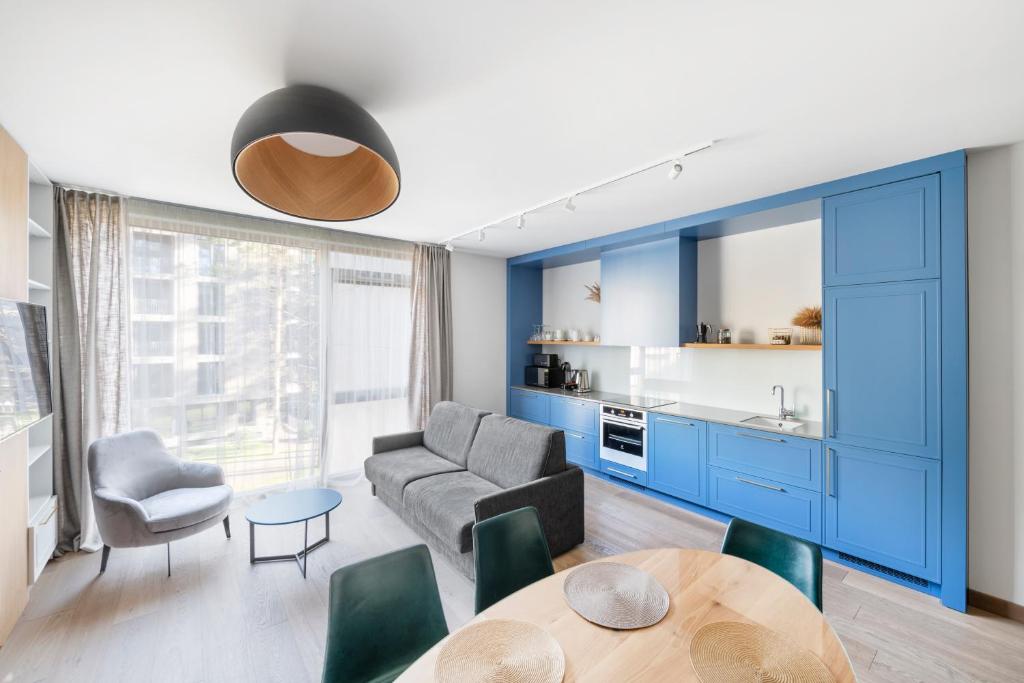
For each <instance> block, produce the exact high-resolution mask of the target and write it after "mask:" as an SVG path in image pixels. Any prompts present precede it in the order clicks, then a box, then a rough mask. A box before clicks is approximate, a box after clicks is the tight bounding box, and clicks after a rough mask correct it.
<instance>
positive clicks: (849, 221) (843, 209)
mask: <svg viewBox="0 0 1024 683" xmlns="http://www.w3.org/2000/svg"><path fill="white" fill-rule="evenodd" d="M939 210H940V204H939V174H937V173H935V174H932V175H926V176H922V177H919V178H911V179H909V180H903V181H900V182H896V183H888V184H886V185H879V186H877V187H870V188H867V189H864V190H857V191H856V192H848V193H845V194H840V195H834V196H831V197H825V199H824V200H823V203H822V221H823V225H822V230H823V252H822V255H823V260H824V280H825V286H826V287H831V286H835V285H853V284H865V283H876V282H896V281H901V280H922V279H927V278H937V277H939Z"/></svg>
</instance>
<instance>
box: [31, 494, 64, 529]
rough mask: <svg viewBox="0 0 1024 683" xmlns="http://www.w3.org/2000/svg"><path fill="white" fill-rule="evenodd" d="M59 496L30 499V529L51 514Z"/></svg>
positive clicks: (33, 497)
mask: <svg viewBox="0 0 1024 683" xmlns="http://www.w3.org/2000/svg"><path fill="white" fill-rule="evenodd" d="M56 502H57V496H55V495H52V494H50V495H43V496H32V497H31V498H29V499H28V525H29V526H30V527H33V526H36V525H38V524H39V523H40V522H42V521H43V520H44V519H46V515H47V514H49V511H50V509H51V508H52V505H53V504H56Z"/></svg>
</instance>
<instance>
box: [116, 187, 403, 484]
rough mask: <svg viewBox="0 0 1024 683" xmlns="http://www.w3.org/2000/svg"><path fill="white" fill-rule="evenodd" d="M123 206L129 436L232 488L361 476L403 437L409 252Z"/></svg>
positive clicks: (393, 245) (177, 210)
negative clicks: (148, 437) (391, 437)
mask: <svg viewBox="0 0 1024 683" xmlns="http://www.w3.org/2000/svg"><path fill="white" fill-rule="evenodd" d="M135 209H136V210H134V211H133V210H130V211H129V225H130V226H131V231H130V239H131V244H130V249H129V253H130V254H131V261H130V268H129V269H130V273H129V274H130V277H131V280H132V282H131V287H130V288H129V292H130V297H131V301H130V315H131V321H130V322H131V365H132V413H131V419H132V425H133V427H135V428H150V429H154V430H156V431H157V432H158V433H160V434H161V435H162V436H163V438H164V440H165V442H166V443H167V446H168V448H169V449H171V450H172V451H173V452H175V453H177V454H178V455H180V456H181V457H183V458H186V459H191V460H201V461H207V462H213V463H217V464H219V465H221V466H222V467H224V470H225V474H226V476H227V478H228V481H229V483H230V484H231V485H232V486H234V487H235V488H236V489H237V490H240V491H243V490H252V489H257V488H264V487H267V486H275V485H279V484H283V483H286V482H289V481H292V480H298V479H305V478H308V477H312V476H316V475H319V474H321V473H326V474H327V475H333V474H343V473H349V472H361V471H362V463H363V460H365V459H366V458H367V457H368V456H369V455H370V449H371V442H372V440H373V437H374V436H378V435H380V434H387V433H393V432H401V431H406V430H408V429H409V428H410V423H409V410H408V395H409V392H408V382H409V347H410V340H411V335H412V325H411V280H412V245H411V244H408V243H405V242H392V241H389V240H378V239H375V238H364V237H362V236H351V235H350V236H349V237H342V238H340V239H338V240H337V241H335V240H334V239H333V238H328V239H324V238H323V237H322V236H317V235H312V236H311V234H310V233H306V232H305V231H303V230H302V229H295V228H293V227H290V226H281V230H280V231H278V230H277V229H276V228H275V229H273V230H271V231H269V232H268V231H267V230H266V227H265V226H260V225H256V224H255V219H254V221H252V222H251V221H249V220H248V219H239V218H237V217H230V216H224V215H220V214H210V213H206V212H201V211H198V210H194V209H189V208H187V207H170V208H169V207H167V206H165V205H161V206H153V205H150V204H147V203H145V202H141V203H140V202H137V203H136V204H135ZM340 235H344V233H340V234H339V237H340ZM346 240H347V241H346ZM325 359H326V364H325V362H324V360H325ZM325 416H326V421H325ZM325 442H326V443H327V451H326V453H322V450H323V449H322V445H323V443H325Z"/></svg>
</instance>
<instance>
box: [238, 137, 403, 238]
mask: <svg viewBox="0 0 1024 683" xmlns="http://www.w3.org/2000/svg"><path fill="white" fill-rule="evenodd" d="M235 177H237V178H238V182H239V183H240V184H241V186H242V187H243V188H244V189H245V191H246V192H248V193H249V194H250V195H252V197H253V198H254V199H256V200H257V201H258V202H260V203H262V204H266V205H267V206H269V207H271V208H272V209H276V210H278V211H281V212H283V213H287V214H290V215H292V216H298V217H300V218H308V219H312V220H323V221H350V220H357V219H360V218H366V217H368V216H372V215H374V214H376V213H380V212H381V211H383V210H384V209H386V208H388V207H389V206H391V204H392V203H393V202H394V201H395V198H396V197H397V196H398V189H399V182H398V176H397V175H396V174H395V171H394V169H392V168H391V166H390V165H389V164H388V163H387V162H386V161H385V160H384V159H383V158H382V157H381V156H380V155H378V154H377V153H376V152H374V151H372V150H370V149H368V148H367V147H362V146H360V147H359V148H358V149H356V150H355V151H354V152H352V153H351V154H346V155H344V156H339V157H323V156H317V155H314V154H308V153H306V152H303V151H301V150H299V149H296V148H295V147H292V146H291V145H289V144H288V143H287V142H285V141H284V140H283V139H282V138H281V137H280V136H279V135H274V136H271V137H267V138H263V139H262V140H257V141H256V142H254V143H252V144H251V145H249V146H248V147H246V148H245V149H243V150H242V151H241V152H240V153H239V154H238V157H237V158H236V159H235Z"/></svg>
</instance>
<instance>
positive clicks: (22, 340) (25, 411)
mask: <svg viewBox="0 0 1024 683" xmlns="http://www.w3.org/2000/svg"><path fill="white" fill-rule="evenodd" d="M48 349H49V347H48V346H47V343H46V308H45V307H44V306H38V305H36V304H27V303H23V302H21V301H9V300H7V299H0V439H4V438H6V437H8V436H10V435H11V434H13V433H14V432H17V431H18V430H20V429H24V428H25V427H28V426H29V425H31V424H33V423H34V422H38V421H39V420H41V419H43V418H44V417H46V416H47V415H49V414H50V412H51V411H52V405H51V403H50V353H49V350H48Z"/></svg>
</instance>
